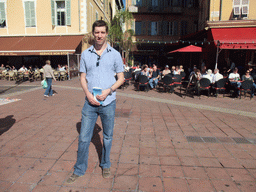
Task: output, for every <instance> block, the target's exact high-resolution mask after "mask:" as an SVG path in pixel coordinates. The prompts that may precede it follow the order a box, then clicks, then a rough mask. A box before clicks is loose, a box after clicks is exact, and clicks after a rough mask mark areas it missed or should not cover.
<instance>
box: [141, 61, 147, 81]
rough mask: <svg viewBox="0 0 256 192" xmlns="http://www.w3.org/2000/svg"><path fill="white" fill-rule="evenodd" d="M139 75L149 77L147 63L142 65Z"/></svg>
mask: <svg viewBox="0 0 256 192" xmlns="http://www.w3.org/2000/svg"><path fill="white" fill-rule="evenodd" d="M140 75H145V76H147V77H148V78H149V72H148V65H147V64H144V65H142V67H141V72H140Z"/></svg>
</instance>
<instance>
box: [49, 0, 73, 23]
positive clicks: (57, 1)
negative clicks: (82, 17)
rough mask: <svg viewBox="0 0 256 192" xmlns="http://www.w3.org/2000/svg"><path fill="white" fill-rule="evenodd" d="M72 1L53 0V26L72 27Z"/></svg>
mask: <svg viewBox="0 0 256 192" xmlns="http://www.w3.org/2000/svg"><path fill="white" fill-rule="evenodd" d="M70 1H71V0H51V3H52V4H51V5H52V25H57V26H65V25H71V11H70V8H71V5H70Z"/></svg>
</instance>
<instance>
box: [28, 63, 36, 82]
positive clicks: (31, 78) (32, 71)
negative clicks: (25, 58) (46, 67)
mask: <svg viewBox="0 0 256 192" xmlns="http://www.w3.org/2000/svg"><path fill="white" fill-rule="evenodd" d="M28 72H29V79H30V80H33V77H34V72H35V71H34V69H33V68H32V66H31V65H30V66H29V68H28Z"/></svg>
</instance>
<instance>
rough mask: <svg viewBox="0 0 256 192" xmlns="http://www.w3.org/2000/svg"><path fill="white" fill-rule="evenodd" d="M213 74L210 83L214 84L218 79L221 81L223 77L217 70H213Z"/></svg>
mask: <svg viewBox="0 0 256 192" xmlns="http://www.w3.org/2000/svg"><path fill="white" fill-rule="evenodd" d="M213 73H214V75H213V77H212V83H216V82H217V81H219V80H220V79H223V75H221V74H220V73H219V69H214V71H213Z"/></svg>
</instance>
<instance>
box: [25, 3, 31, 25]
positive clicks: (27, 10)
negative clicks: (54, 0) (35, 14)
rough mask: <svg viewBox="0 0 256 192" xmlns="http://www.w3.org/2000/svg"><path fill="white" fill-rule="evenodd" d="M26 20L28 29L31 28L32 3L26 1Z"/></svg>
mask: <svg viewBox="0 0 256 192" xmlns="http://www.w3.org/2000/svg"><path fill="white" fill-rule="evenodd" d="M25 20H26V27H30V26H31V23H30V20H31V19H30V2H29V1H25Z"/></svg>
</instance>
